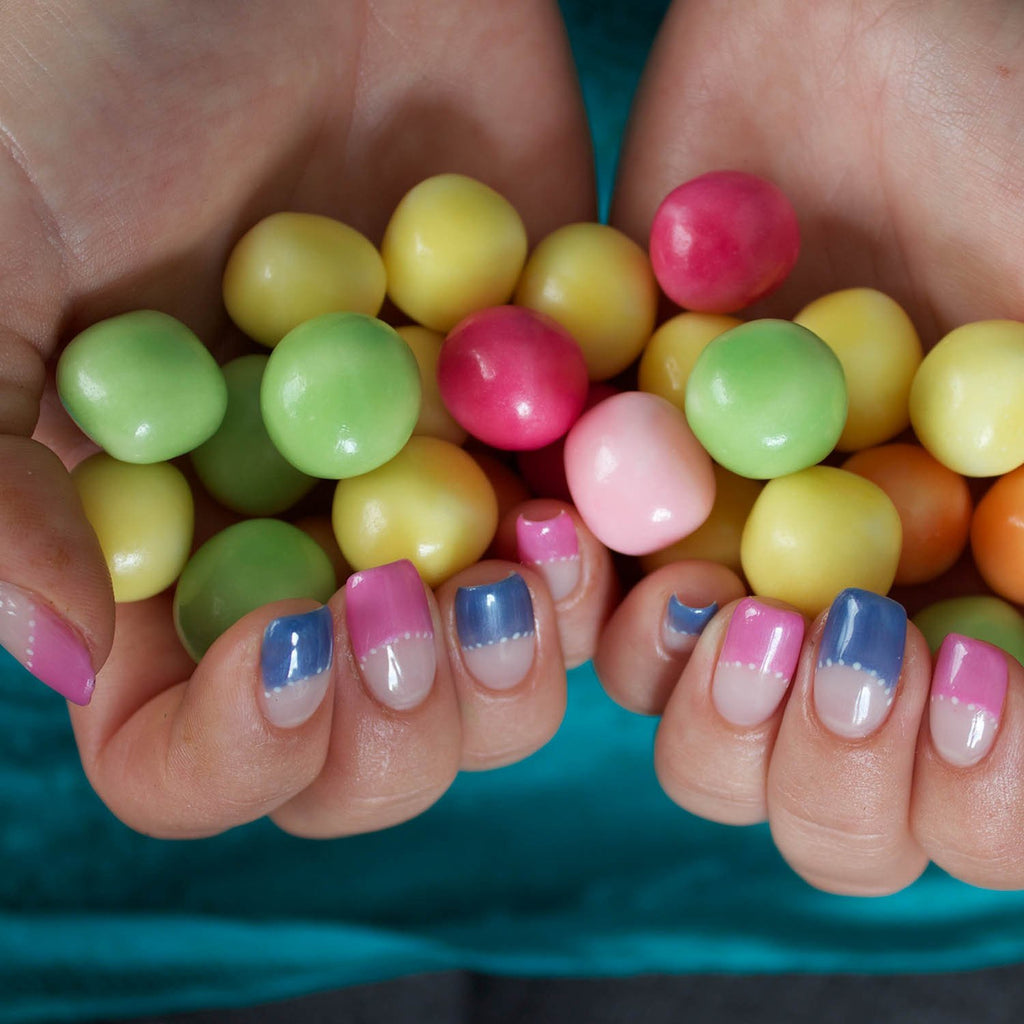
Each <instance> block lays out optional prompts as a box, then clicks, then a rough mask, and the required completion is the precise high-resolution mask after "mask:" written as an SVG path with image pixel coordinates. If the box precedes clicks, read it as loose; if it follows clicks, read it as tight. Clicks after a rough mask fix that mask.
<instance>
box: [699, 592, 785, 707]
mask: <svg viewBox="0 0 1024 1024" xmlns="http://www.w3.org/2000/svg"><path fill="white" fill-rule="evenodd" d="M803 639H804V617H803V616H802V615H800V614H799V613H798V612H791V611H785V610H784V609H782V608H773V607H772V606H771V605H767V604H762V603H761V602H760V601H755V600H754V599H753V598H751V597H748V598H744V600H742V601H740V603H739V604H738V605H736V609H735V610H734V611H733V613H732V618H731V619H730V620H729V625H728V628H727V629H726V631H725V640H724V641H723V642H722V652H721V654H719V656H718V664H717V665H716V666H715V674H714V676H713V677H712V679H711V700H712V702H713V703H714V705H715V707H716V708H717V709H718V713H719V714H720V715H721V716H722V717H723V718H724V719H726V720H727V721H729V722H732V723H733V724H734V725H742V726H748V727H749V726H754V725H760V724H761V723H762V722H765V721H767V720H768V719H769V718H771V716H772V715H773V714H774V713H775V709H776V708H777V707H778V706H779V701H781V700H782V698H783V696H784V695H785V693H786V690H787V689H788V688H789V684H790V683H791V682H792V681H793V673H794V672H795V671H796V665H797V661H798V660H799V659H800V645H801V644H802V643H803Z"/></svg>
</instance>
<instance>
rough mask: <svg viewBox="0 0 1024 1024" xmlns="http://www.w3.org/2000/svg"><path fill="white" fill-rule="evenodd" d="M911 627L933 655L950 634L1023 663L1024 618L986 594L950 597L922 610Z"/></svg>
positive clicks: (1008, 605)
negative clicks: (988, 646)
mask: <svg viewBox="0 0 1024 1024" xmlns="http://www.w3.org/2000/svg"><path fill="white" fill-rule="evenodd" d="M914 625H916V626H917V628H918V629H919V630H921V632H922V633H923V634H924V638H925V640H927V641H928V647H929V648H930V649H931V652H932V654H934V653H935V652H936V651H937V650H938V649H939V646H940V645H941V643H942V641H943V640H944V639H945V638H946V636H947V635H948V634H950V633H960V634H961V635H963V636H969V637H971V638H972V639H974V640H984V641H985V642H986V643H989V644H993V645H995V646H996V647H999V648H1002V650H1004V651H1006V653H1007V654H1010V655H1012V656H1013V657H1014V658H1016V659H1017V660H1018V661H1019V662H1022V663H1024V615H1021V613H1020V612H1019V611H1017V609H1016V608H1014V606H1013V605H1012V604H1009V603H1007V602H1006V601H1003V600H1001V599H1000V598H998V597H993V596H991V595H989V594H970V595H968V596H966V597H950V598H947V599H946V600H944V601H936V602H935V603H934V604H930V605H928V607H927V608H922V609H921V611H919V612H918V613H917V614H916V615H915V616H914Z"/></svg>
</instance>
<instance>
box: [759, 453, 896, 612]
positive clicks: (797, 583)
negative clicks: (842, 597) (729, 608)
mask: <svg viewBox="0 0 1024 1024" xmlns="http://www.w3.org/2000/svg"><path fill="white" fill-rule="evenodd" d="M901 536H902V533H901V527H900V517H899V513H898V512H897V511H896V508H895V507H894V505H893V503H892V502H891V501H890V500H889V498H888V497H887V495H886V494H885V492H884V491H883V490H882V489H881V488H880V487H878V486H877V485H876V484H873V483H871V481H870V480H865V479H864V478H863V477H860V476H857V475H856V474H855V473H848V472H846V470H842V469H833V468H831V467H829V466H811V467H810V468H808V469H804V470H801V471H800V472H798V473H792V474H790V475H788V476H782V477H778V478H777V479H775V480H770V481H769V482H768V483H767V484H766V485H765V487H764V490H763V491H762V492H761V494H760V496H759V497H758V499H757V501H755V502H754V507H753V508H752V509H751V510H750V516H749V518H748V519H747V525H746V527H745V528H744V530H743V539H742V541H741V545H740V555H741V560H742V564H743V571H744V573H745V575H746V577H747V580H748V581H749V583H750V586H751V588H752V589H753V592H754V593H755V594H759V595H762V596H765V597H775V598H778V599H779V600H781V601H786V602H788V603H789V604H792V605H793V606H794V607H796V608H798V609H799V610H800V611H802V612H803V613H804V614H805V615H809V616H813V615H817V614H818V613H819V612H821V611H823V610H824V609H825V608H827V607H828V606H829V604H830V603H831V601H832V599H833V598H834V597H835V596H836V595H837V594H838V593H839V592H840V591H841V590H843V589H844V588H846V587H857V588H860V589H863V590H870V591H873V592H874V593H876V594H885V593H886V592H887V591H888V590H889V588H890V587H891V586H892V583H893V579H894V578H895V576H896V565H897V563H898V562H899V557H900V543H901Z"/></svg>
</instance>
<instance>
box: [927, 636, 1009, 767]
mask: <svg viewBox="0 0 1024 1024" xmlns="http://www.w3.org/2000/svg"><path fill="white" fill-rule="evenodd" d="M1006 681H1007V669H1006V655H1004V654H1003V652H1002V651H1001V650H999V648H998V647H993V646H992V645H991V644H987V643H984V642H983V641H981V640H973V639H972V638H970V637H966V636H961V635H960V634H959V633H950V634H949V636H947V637H946V639H945V640H943V641H942V646H941V647H940V648H939V653H938V656H937V657H936V659H935V671H934V672H933V673H932V695H931V708H930V711H929V726H930V729H931V734H932V742H933V743H934V744H935V749H936V750H937V751H938V752H939V754H940V755H941V756H942V757H943V758H944V759H945V760H947V761H949V762H950V763H951V764H955V765H959V766H960V767H968V766H969V765H972V764H977V763H978V761H980V760H981V759H982V758H983V757H984V756H985V755H986V754H987V753H988V752H989V750H991V748H992V743H993V741H994V740H995V737H996V727H997V726H998V725H999V716H1000V714H1001V713H1002V710H1003V701H1004V700H1005V699H1006Z"/></svg>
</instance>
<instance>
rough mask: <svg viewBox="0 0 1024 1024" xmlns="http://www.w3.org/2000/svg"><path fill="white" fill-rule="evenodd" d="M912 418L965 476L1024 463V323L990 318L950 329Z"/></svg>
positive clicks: (916, 395)
mask: <svg viewBox="0 0 1024 1024" xmlns="http://www.w3.org/2000/svg"><path fill="white" fill-rule="evenodd" d="M910 421H911V423H912V424H913V427H914V433H916V434H917V437H918V440H919V441H920V442H921V444H923V445H924V446H925V448H927V449H928V450H929V451H930V452H931V453H932V455H934V456H935V458H937V459H938V460H939V462H941V463H943V464H944V465H946V466H949V468H950V469H952V470H955V471H956V472H957V473H963V474H964V476H999V475H1000V474H1002V473H1008V472H1009V471H1010V470H1011V469H1016V468H1017V467H1018V466H1019V465H1021V464H1022V463H1024V323H1019V322H1018V321H1016V320H982V321H979V322H977V323H972V324H965V325H964V326H962V327H957V328H956V329H955V330H953V331H951V332H950V333H949V334H947V335H946V336H945V337H944V338H943V339H942V341H940V342H939V343H938V344H937V345H936V346H935V348H933V349H932V350H931V351H930V352H929V353H928V355H926V356H925V358H924V361H923V362H922V363H921V366H920V367H919V368H918V371H917V374H916V376H915V377H914V383H913V385H912V387H911V389H910Z"/></svg>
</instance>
